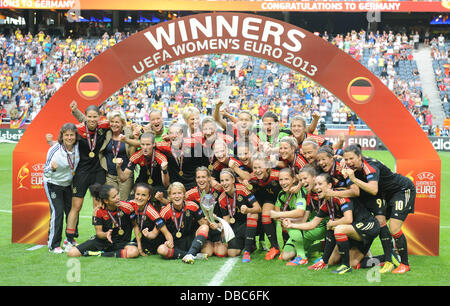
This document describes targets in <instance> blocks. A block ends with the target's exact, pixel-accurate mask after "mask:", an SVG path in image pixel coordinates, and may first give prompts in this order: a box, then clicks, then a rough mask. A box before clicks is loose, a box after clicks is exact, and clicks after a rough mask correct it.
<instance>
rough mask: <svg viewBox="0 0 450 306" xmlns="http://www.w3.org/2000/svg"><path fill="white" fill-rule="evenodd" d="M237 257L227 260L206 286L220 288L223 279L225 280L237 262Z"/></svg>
mask: <svg viewBox="0 0 450 306" xmlns="http://www.w3.org/2000/svg"><path fill="white" fill-rule="evenodd" d="M238 260H239V257H232V258H229V259H228V260H227V261H226V262H225V263H224V264H223V266H222V267H221V268H220V270H219V271H218V272H217V273H216V275H214V277H213V279H212V280H211V281H210V282H209V284H208V286H220V285H221V284H222V283H223V281H224V280H225V278H227V276H228V273H230V271H231V270H232V269H233V267H234V265H235V264H236V262H238Z"/></svg>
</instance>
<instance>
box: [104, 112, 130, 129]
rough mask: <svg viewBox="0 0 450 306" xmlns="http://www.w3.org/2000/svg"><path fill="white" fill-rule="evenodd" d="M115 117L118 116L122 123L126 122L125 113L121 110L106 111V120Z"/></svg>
mask: <svg viewBox="0 0 450 306" xmlns="http://www.w3.org/2000/svg"><path fill="white" fill-rule="evenodd" d="M115 117H119V118H120V120H121V121H122V123H123V124H124V125H126V124H127V117H126V116H125V114H124V113H123V112H121V111H119V110H113V111H110V112H109V113H108V115H106V118H107V119H108V121H111V120H112V119H113V118H115Z"/></svg>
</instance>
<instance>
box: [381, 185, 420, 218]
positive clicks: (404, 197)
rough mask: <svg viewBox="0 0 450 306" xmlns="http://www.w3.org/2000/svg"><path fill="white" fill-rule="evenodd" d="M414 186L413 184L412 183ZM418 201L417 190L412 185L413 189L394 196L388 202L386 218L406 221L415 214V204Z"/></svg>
mask: <svg viewBox="0 0 450 306" xmlns="http://www.w3.org/2000/svg"><path fill="white" fill-rule="evenodd" d="M411 184H412V183H411ZM415 201H416V188H415V186H414V185H413V184H412V186H411V188H408V189H404V190H400V191H398V192H396V193H394V194H392V195H391V196H390V197H389V199H387V200H386V202H387V203H386V204H387V211H386V218H393V219H398V220H402V221H405V219H406V217H407V216H408V214H413V213H414V203H415Z"/></svg>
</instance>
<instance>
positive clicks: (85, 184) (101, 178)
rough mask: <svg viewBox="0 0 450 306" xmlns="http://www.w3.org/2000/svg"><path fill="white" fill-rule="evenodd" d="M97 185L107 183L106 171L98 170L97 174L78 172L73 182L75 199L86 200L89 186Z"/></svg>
mask: <svg viewBox="0 0 450 306" xmlns="http://www.w3.org/2000/svg"><path fill="white" fill-rule="evenodd" d="M95 183H99V184H102V185H103V184H105V183H106V171H105V170H103V169H102V170H98V171H95V172H76V173H75V176H74V177H73V181H72V191H73V197H77V198H84V196H85V195H86V192H87V190H88V188H89V186H91V185H94V184H95Z"/></svg>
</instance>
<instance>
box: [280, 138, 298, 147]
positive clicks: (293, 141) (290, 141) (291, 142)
mask: <svg viewBox="0 0 450 306" xmlns="http://www.w3.org/2000/svg"><path fill="white" fill-rule="evenodd" d="M281 142H285V143H287V144H289V145H290V146H291V148H293V149H297V148H298V142H297V139H295V138H294V137H291V136H284V137H283V138H281V139H280V143H281Z"/></svg>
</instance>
